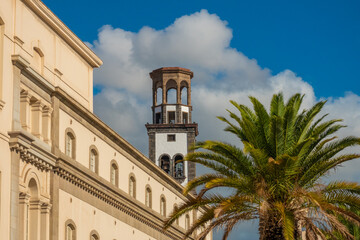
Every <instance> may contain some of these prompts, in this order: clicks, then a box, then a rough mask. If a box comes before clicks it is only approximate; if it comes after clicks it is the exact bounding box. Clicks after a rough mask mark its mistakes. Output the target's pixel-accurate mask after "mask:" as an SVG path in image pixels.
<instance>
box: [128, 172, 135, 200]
mask: <svg viewBox="0 0 360 240" xmlns="http://www.w3.org/2000/svg"><path fill="white" fill-rule="evenodd" d="M131 182H132V186H131ZM129 195H130V196H131V197H133V198H135V199H136V178H135V174H133V173H130V174H129Z"/></svg>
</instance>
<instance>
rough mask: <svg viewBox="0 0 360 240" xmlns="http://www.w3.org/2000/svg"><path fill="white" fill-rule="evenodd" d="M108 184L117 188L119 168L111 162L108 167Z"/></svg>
mask: <svg viewBox="0 0 360 240" xmlns="http://www.w3.org/2000/svg"><path fill="white" fill-rule="evenodd" d="M110 182H111V184H113V185H115V186H117V187H118V186H119V168H118V166H117V164H116V162H115V161H114V160H113V161H112V163H111V167H110Z"/></svg>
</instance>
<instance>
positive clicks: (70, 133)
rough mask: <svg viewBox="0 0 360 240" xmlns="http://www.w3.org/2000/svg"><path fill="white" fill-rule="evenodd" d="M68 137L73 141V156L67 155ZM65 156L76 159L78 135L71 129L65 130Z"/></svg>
mask: <svg viewBox="0 0 360 240" xmlns="http://www.w3.org/2000/svg"><path fill="white" fill-rule="evenodd" d="M68 137H69V138H70V139H71V156H69V155H68V154H67V149H68V148H67V147H68ZM65 155H66V156H68V157H70V158H71V159H74V160H75V159H76V135H75V132H74V131H73V130H72V129H71V128H67V129H66V130H65Z"/></svg>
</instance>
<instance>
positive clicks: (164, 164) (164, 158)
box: [160, 155, 171, 174]
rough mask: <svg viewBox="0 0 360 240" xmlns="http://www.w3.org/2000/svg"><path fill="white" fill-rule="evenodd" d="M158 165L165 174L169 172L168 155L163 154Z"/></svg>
mask: <svg viewBox="0 0 360 240" xmlns="http://www.w3.org/2000/svg"><path fill="white" fill-rule="evenodd" d="M160 167H161V169H162V170H164V171H165V172H166V173H167V174H171V172H170V157H169V156H168V155H163V156H162V157H161V159H160Z"/></svg>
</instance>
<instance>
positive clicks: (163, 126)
mask: <svg viewBox="0 0 360 240" xmlns="http://www.w3.org/2000/svg"><path fill="white" fill-rule="evenodd" d="M145 127H146V129H147V130H148V132H151V131H156V130H159V129H162V130H169V131H170V130H174V129H186V130H190V129H192V130H193V131H194V132H195V136H197V135H198V134H199V131H198V124H197V123H185V124H178V123H177V124H165V123H160V124H149V123H147V124H145Z"/></svg>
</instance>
